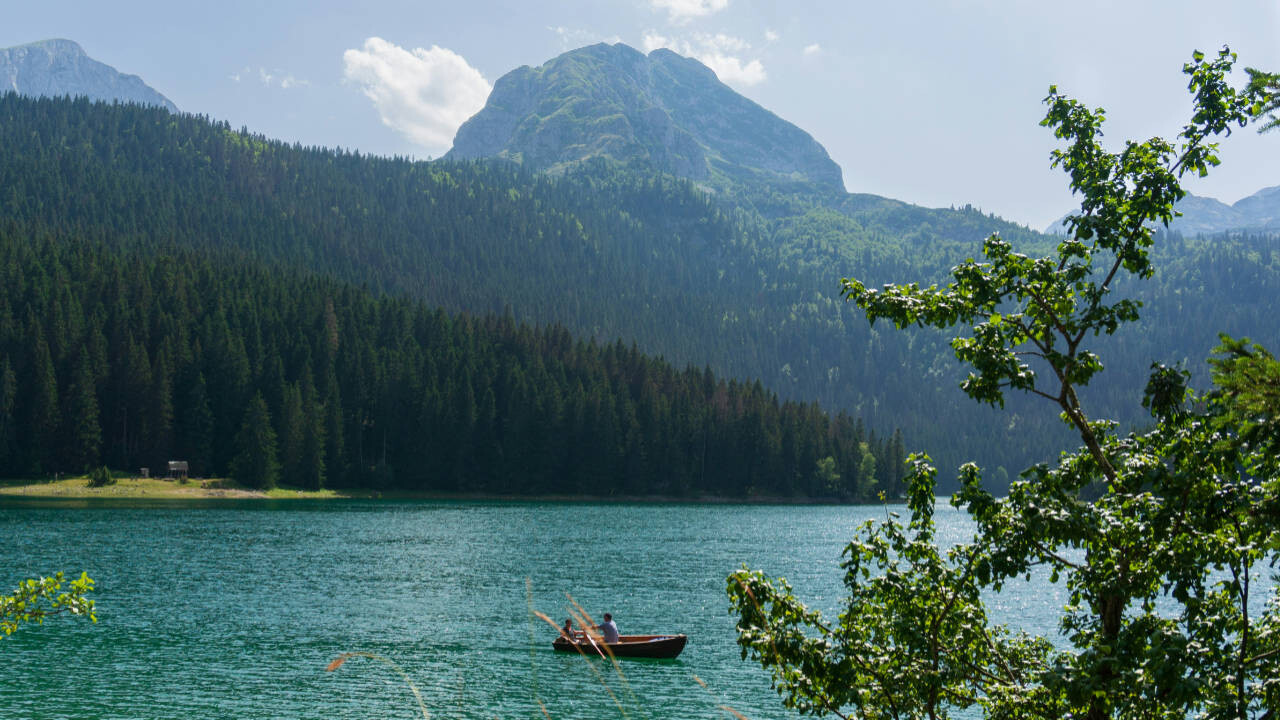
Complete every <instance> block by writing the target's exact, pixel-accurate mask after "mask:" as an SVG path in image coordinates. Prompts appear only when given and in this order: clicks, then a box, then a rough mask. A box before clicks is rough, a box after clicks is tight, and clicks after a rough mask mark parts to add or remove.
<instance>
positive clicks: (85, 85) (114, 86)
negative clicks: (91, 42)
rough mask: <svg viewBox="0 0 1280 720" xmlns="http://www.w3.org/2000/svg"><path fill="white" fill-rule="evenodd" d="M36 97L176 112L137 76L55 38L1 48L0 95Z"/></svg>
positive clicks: (161, 96)
mask: <svg viewBox="0 0 1280 720" xmlns="http://www.w3.org/2000/svg"><path fill="white" fill-rule="evenodd" d="M5 91H13V92H16V93H18V94H19V95H32V96H37V97H41V96H43V97H58V96H62V95H69V96H71V97H79V96H85V97H88V98H89V99H90V100H98V101H104V102H111V101H117V100H118V101H121V102H135V103H138V104H140V105H156V106H159V107H163V108H165V109H166V110H168V111H169V112H175V113H176V112H178V106H177V105H174V104H173V101H172V100H170V99H169V98H167V97H165V96H164V95H162V94H161V93H160V92H158V91H156V90H155V89H154V88H152V87H151V86H149V85H147V84H146V82H144V81H143V80H142V78H140V77H138V76H137V75H130V74H127V73H122V72H120V71H119V70H116V69H115V68H114V67H111V66H110V65H107V64H106V63H103V62H100V61H98V60H95V59H93V58H91V57H89V55H88V54H86V53H85V51H84V48H82V47H80V45H79V43H76V42H75V41H73V40H66V39H63V38H54V39H50V40H41V41H38V42H33V43H27V44H25V45H15V46H13V47H8V48H0V92H5Z"/></svg>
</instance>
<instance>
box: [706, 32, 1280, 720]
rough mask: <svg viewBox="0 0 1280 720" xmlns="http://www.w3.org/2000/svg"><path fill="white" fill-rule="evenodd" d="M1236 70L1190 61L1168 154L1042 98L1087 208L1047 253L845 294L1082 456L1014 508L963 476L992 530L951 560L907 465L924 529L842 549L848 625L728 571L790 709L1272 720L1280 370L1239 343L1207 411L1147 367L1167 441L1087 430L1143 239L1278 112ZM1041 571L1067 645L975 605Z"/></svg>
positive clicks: (1058, 160) (995, 241) (1035, 484)
mask: <svg viewBox="0 0 1280 720" xmlns="http://www.w3.org/2000/svg"><path fill="white" fill-rule="evenodd" d="M1234 60H1235V56H1234V55H1232V54H1231V53H1230V52H1229V51H1226V50H1224V51H1223V52H1221V53H1220V54H1219V55H1218V56H1217V57H1216V58H1212V59H1209V60H1206V59H1205V57H1204V56H1203V55H1202V54H1200V53H1196V55H1195V57H1194V60H1193V61H1192V62H1191V63H1189V64H1188V65H1187V66H1186V67H1185V68H1184V71H1185V72H1186V73H1187V74H1188V75H1189V76H1190V91H1191V93H1192V95H1193V97H1194V99H1195V114H1194V116H1193V117H1192V119H1191V121H1190V122H1189V123H1188V125H1187V126H1186V127H1185V128H1184V129H1183V132H1182V133H1181V135H1180V142H1179V143H1178V144H1177V145H1175V144H1174V143H1171V142H1168V141H1165V140H1162V139H1159V138H1156V139H1153V140H1149V141H1147V142H1145V143H1128V144H1127V145H1126V146H1125V148H1124V150H1123V151H1121V152H1119V153H1114V154H1113V153H1109V152H1107V151H1106V150H1104V149H1103V148H1102V146H1101V144H1100V142H1099V140H1098V138H1099V137H1100V135H1101V127H1102V121H1103V115H1102V112H1101V111H1096V110H1090V109H1088V108H1086V107H1084V106H1082V105H1081V104H1079V103H1077V102H1076V101H1074V100H1071V99H1068V98H1066V97H1064V96H1062V95H1060V94H1059V93H1058V92H1057V90H1056V89H1051V90H1050V94H1049V97H1048V99H1047V100H1046V102H1047V104H1048V105H1049V111H1048V113H1047V116H1046V118H1045V121H1044V124H1045V125H1047V126H1049V127H1051V128H1053V129H1054V131H1055V134H1056V135H1057V137H1059V138H1060V139H1063V140H1066V141H1067V142H1068V147H1067V148H1066V149H1065V150H1060V151H1056V152H1055V154H1054V158H1055V164H1061V165H1062V166H1063V167H1064V169H1065V170H1066V171H1067V172H1068V173H1069V174H1070V175H1071V185H1072V188H1073V189H1075V190H1076V191H1078V192H1079V193H1081V195H1082V196H1083V200H1082V203H1081V212H1080V213H1079V214H1077V215H1074V216H1072V217H1070V218H1069V224H1070V226H1071V229H1072V232H1073V234H1072V237H1071V238H1069V239H1066V240H1064V241H1062V243H1061V244H1059V246H1058V248H1057V253H1056V255H1054V256H1049V257H1042V258H1034V257H1028V256H1026V255H1021V254H1018V253H1015V252H1013V250H1012V248H1011V246H1010V245H1009V243H1008V242H1006V241H1004V240H1003V239H1002V238H1000V237H998V236H993V237H991V238H990V239H988V240H987V242H986V245H985V247H984V255H985V257H986V262H974V261H971V262H967V263H963V264H961V265H960V266H958V267H957V268H955V270H954V271H953V280H952V281H951V282H950V283H948V284H947V285H946V286H944V287H937V286H930V287H928V288H921V287H919V286H918V285H907V286H896V287H895V286H889V287H886V288H885V289H884V290H883V291H874V290H868V289H867V288H866V287H865V286H864V285H863V284H862V283H859V282H857V281H852V280H850V281H846V290H847V292H848V295H849V297H850V299H851V300H853V301H855V302H856V303H857V304H858V306H859V307H861V308H863V310H864V311H865V312H866V314H867V316H868V318H869V319H871V320H872V321H874V320H875V319H877V318H884V319H888V320H890V321H892V322H894V323H895V325H897V326H898V327H903V326H906V325H910V324H913V323H923V324H926V325H930V326H935V327H942V328H950V327H953V326H958V327H960V328H963V329H964V332H963V334H961V335H960V336H959V337H956V338H955V339H954V340H953V341H952V347H953V349H954V351H955V355H956V357H957V358H958V359H960V360H961V361H962V362H964V363H965V364H966V365H968V366H969V367H970V368H971V372H970V374H969V377H968V379H967V380H966V382H965V384H964V390H965V392H966V393H967V394H969V395H970V397H972V398H974V399H975V400H978V401H980V402H983V403H990V404H1003V402H1004V398H1005V393H1006V392H1007V391H1008V390H1019V391H1023V392H1026V393H1029V394H1031V395H1033V396H1035V397H1039V398H1041V399H1044V400H1048V401H1049V402H1051V403H1052V404H1054V405H1055V406H1056V407H1057V409H1059V410H1060V416H1061V418H1062V419H1063V420H1064V421H1066V422H1067V423H1068V424H1069V425H1070V426H1071V427H1072V428H1073V429H1074V430H1075V431H1076V432H1077V433H1079V435H1080V439H1081V441H1082V443H1083V448H1082V449H1081V450H1080V451H1078V452H1076V453H1074V454H1069V455H1064V456H1063V457H1062V458H1061V460H1060V461H1059V462H1058V463H1057V465H1055V466H1052V467H1051V466H1049V465H1044V464H1041V465H1036V466H1034V467H1032V468H1030V469H1029V470H1027V471H1026V472H1024V473H1023V474H1022V476H1021V478H1020V479H1019V480H1017V481H1015V482H1014V483H1013V484H1012V485H1011V487H1010V488H1009V493H1008V495H1007V496H1006V497H1003V498H997V497H995V496H994V495H992V494H991V493H990V492H988V491H987V490H986V489H984V488H983V483H982V478H981V475H980V471H979V470H978V468H977V467H976V466H974V465H972V464H970V465H966V466H964V467H963V468H962V469H961V478H960V482H961V490H960V492H959V493H957V494H955V495H953V496H952V501H951V502H952V504H953V505H955V506H956V507H958V508H964V509H966V510H967V511H968V512H969V514H970V515H971V517H972V518H973V519H974V521H975V522H976V524H977V531H976V535H975V537H974V538H973V540H972V541H971V542H970V543H967V544H960V545H957V546H954V547H952V548H950V549H947V550H944V549H943V548H941V547H939V545H938V541H937V538H936V536H935V529H934V523H933V519H932V517H933V508H934V503H935V495H934V480H935V473H934V470H933V469H932V467H930V466H929V464H928V463H927V462H926V459H925V458H918V459H916V461H915V463H914V468H913V473H912V475H911V479H910V489H909V492H908V509H909V511H910V513H911V519H910V521H909V523H908V524H907V525H906V526H905V527H904V526H903V525H902V524H901V522H900V521H899V520H898V519H897V518H890V519H889V520H887V521H886V522H884V523H880V524H875V523H868V524H867V525H865V526H863V528H861V530H860V532H859V535H858V537H857V538H856V539H855V540H854V541H853V542H852V543H851V544H850V545H849V546H848V548H847V550H846V555H847V559H846V561H845V564H844V568H845V571H846V574H845V583H846V585H847V586H848V588H849V592H850V596H849V600H848V604H847V606H846V609H845V611H844V612H843V613H842V614H841V615H840V617H839V618H838V620H837V622H835V623H827V622H826V621H825V620H824V619H823V618H822V617H821V616H819V615H818V614H817V613H814V612H812V611H810V610H808V609H807V608H805V606H804V605H803V604H802V603H800V602H799V601H798V600H797V599H796V598H795V597H794V596H793V594H792V593H791V591H790V588H788V587H787V586H786V585H785V583H776V584H775V583H772V582H770V581H769V580H768V579H767V578H766V577H764V576H763V575H762V574H760V573H758V572H750V571H748V570H745V569H744V570H743V571H741V572H739V573H736V574H734V575H733V576H731V577H730V578H729V581H728V589H729V595H730V598H731V602H732V605H733V611H734V612H735V613H737V614H738V615H739V617H740V620H739V624H738V629H739V644H740V646H741V647H742V652H743V655H744V657H746V656H748V655H749V656H752V657H754V658H756V659H757V660H758V661H759V662H760V663H761V664H762V665H763V666H764V667H766V668H767V669H769V670H770V671H771V672H772V674H773V678H774V685H775V687H776V688H777V689H778V691H779V692H780V693H782V695H783V697H784V702H785V703H786V704H787V705H789V706H792V707H797V708H799V709H801V710H804V711H807V712H813V713H816V714H826V713H833V714H836V715H839V716H841V717H849V716H850V715H852V714H856V715H858V716H860V717H867V718H872V717H875V718H901V717H947V716H949V715H950V713H951V712H953V711H954V710H956V709H960V708H967V707H970V706H974V705H977V706H979V707H981V708H982V710H983V711H984V713H985V714H986V716H988V717H995V718H1063V717H1071V718H1090V719H1092V720H1101V719H1102V718H1109V717H1152V718H1168V719H1169V720H1172V719H1174V718H1185V717H1188V716H1189V715H1192V714H1198V715H1200V716H1203V717H1208V718H1241V719H1244V718H1249V717H1267V718H1270V717H1273V716H1274V713H1275V712H1276V711H1277V710H1280V683H1278V682H1277V681H1276V678H1278V677H1280V586H1277V587H1276V588H1275V589H1274V590H1273V594H1272V597H1271V599H1270V601H1269V602H1268V603H1267V605H1266V607H1265V608H1263V609H1261V611H1259V608H1258V607H1257V603H1258V602H1259V597H1258V596H1259V595H1260V593H1258V592H1256V591H1254V590H1252V589H1251V585H1252V583H1254V582H1255V581H1256V577H1257V574H1258V572H1259V571H1261V570H1263V568H1264V567H1265V566H1266V565H1268V564H1271V565H1273V564H1274V562H1275V559H1276V556H1275V553H1276V550H1277V549H1278V548H1280V466H1278V463H1277V460H1276V450H1277V445H1276V442H1275V439H1276V438H1275V434H1274V430H1275V427H1276V422H1277V420H1276V418H1277V417H1280V402H1277V400H1280V398H1278V397H1277V395H1276V391H1275V387H1274V385H1273V384H1272V383H1273V380H1274V379H1275V378H1276V377H1277V376H1278V375H1280V366H1277V364H1276V362H1275V360H1274V358H1273V357H1271V356H1270V355H1269V354H1268V353H1266V352H1265V351H1263V350H1262V349H1261V348H1259V347H1257V346H1255V345H1252V344H1250V343H1247V342H1245V341H1235V340H1232V339H1230V338H1224V340H1223V344H1222V345H1221V346H1220V347H1219V348H1218V353H1219V355H1218V357H1217V358H1216V359H1215V360H1214V362H1213V367H1214V382H1215V385H1216V387H1217V388H1218V390H1217V391H1216V392H1214V393H1211V394H1210V395H1208V396H1205V397H1203V398H1195V397H1194V396H1191V395H1189V394H1188V392H1187V390H1186V384H1185V381H1186V376H1185V374H1184V373H1182V372H1180V371H1178V370H1175V369H1171V368H1168V367H1165V366H1160V365H1156V366H1155V367H1154V368H1153V372H1152V373H1151V376H1150V379H1149V381H1148V383H1147V385H1146V389H1145V398H1144V402H1143V406H1144V407H1145V408H1147V409H1148V411H1149V412H1150V413H1151V416H1152V419H1153V420H1154V422H1155V424H1154V426H1153V427H1151V428H1150V429H1148V430H1146V431H1143V432H1134V433H1129V434H1127V435H1124V434H1120V433H1118V432H1117V431H1116V424H1115V423H1114V422H1111V421H1105V420H1103V421H1099V420H1093V419H1091V418H1090V417H1089V415H1087V414H1086V413H1085V410H1084V405H1083V404H1082V402H1081V400H1080V396H1079V393H1078V392H1077V391H1078V390H1079V389H1080V388H1082V387H1084V386H1085V385H1087V384H1089V382H1090V381H1091V380H1092V379H1093V378H1094V377H1095V376H1096V374H1097V373H1098V372H1099V371H1100V370H1101V369H1102V365H1101V361H1100V355H1099V354H1098V353H1097V352H1096V351H1095V350H1094V349H1093V346H1094V343H1095V342H1096V340H1095V339H1096V338H1097V337H1098V336H1099V335H1110V334H1112V333H1115V332H1117V330H1118V329H1119V328H1120V327H1122V326H1123V325H1125V324H1127V323H1132V322H1134V321H1136V320H1137V319H1138V307H1139V306H1138V305H1137V304H1136V303H1135V302H1133V301H1132V299H1130V298H1126V297H1123V296H1119V297H1117V296H1116V295H1115V294H1114V293H1113V288H1114V286H1113V283H1114V281H1115V280H1116V278H1117V277H1118V276H1119V275H1120V274H1122V273H1124V274H1129V275H1131V276H1133V277H1134V278H1135V279H1144V278H1147V277H1150V276H1151V275H1152V273H1153V268H1152V264H1151V257H1150V252H1149V249H1150V248H1151V245H1152V230H1151V228H1150V225H1149V223H1151V222H1153V221H1156V222H1164V223H1167V222H1168V221H1169V219H1170V217H1171V214H1172V212H1173V210H1172V208H1173V203H1174V202H1176V201H1177V200H1178V199H1179V198H1180V197H1182V195H1183V191H1182V189H1181V186H1180V183H1179V178H1180V177H1181V176H1182V175H1183V174H1184V173H1186V172H1195V173H1198V174H1204V173H1206V172H1207V171H1208V169H1209V168H1210V167H1212V166H1215V165H1217V158H1216V157H1215V154H1214V153H1215V145H1214V144H1213V143H1212V142H1210V140H1211V138H1212V137H1214V136H1216V135H1220V134H1223V133H1225V132H1228V131H1229V129H1230V128H1231V127H1233V126H1244V125H1245V124H1247V122H1248V120H1249V119H1250V118H1251V117H1256V115H1257V114H1258V113H1259V112H1260V108H1262V107H1263V106H1264V103H1262V102H1260V97H1259V95H1258V92H1259V91H1258V90H1257V89H1256V86H1250V87H1249V88H1248V89H1246V90H1244V91H1237V90H1236V89H1234V88H1233V87H1231V86H1230V85H1229V84H1228V82H1227V80H1226V78H1227V75H1228V73H1229V71H1230V69H1231V66H1232V65H1233V63H1234ZM1099 487H1100V488H1101V489H1100V490H1099V489H1098V488H1099ZM1094 495H1096V497H1092V499H1088V500H1086V498H1089V497H1090V496H1094ZM1032 572H1047V573H1048V575H1049V580H1050V581H1051V582H1053V583H1058V582H1062V583H1064V584H1065V589H1066V591H1067V594H1068V598H1069V601H1068V604H1067V606H1066V607H1065V608H1064V611H1063V615H1062V616H1061V619H1060V625H1059V629H1060V631H1061V633H1062V637H1063V644H1062V646H1060V647H1055V646H1054V645H1052V644H1050V643H1049V642H1048V641H1047V640H1046V639H1043V638H1036V637H1031V636H1028V635H1025V634H1021V633H1016V632H1013V631H1011V630H1009V629H1008V628H1006V627H1002V626H999V625H993V624H992V623H991V622H990V618H989V615H988V613H987V611H986V609H985V607H984V603H983V593H984V592H989V591H997V592H998V591H1000V590H1001V589H1002V588H1004V587H1005V586H1006V585H1007V584H1008V583H1010V582H1011V581H1014V580H1016V579H1018V578H1021V577H1024V576H1028V575H1030V574H1031V573H1032ZM846 713H848V714H846Z"/></svg>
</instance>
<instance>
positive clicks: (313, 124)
mask: <svg viewBox="0 0 1280 720" xmlns="http://www.w3.org/2000/svg"><path fill="white" fill-rule="evenodd" d="M3 16H4V22H3V24H0V48H3V47H9V46H13V45H21V44H24V43H28V42H33V41H36V40H43V39H47V38H55V37H58V38H67V39H70V40H75V41H76V42H78V43H80V44H81V46H83V47H84V49H85V51H86V52H87V53H88V54H89V55H90V56H91V57H93V58H95V59H97V60H100V61H102V62H105V63H107V64H108V65H112V66H113V67H115V68H116V69H118V70H120V71H121V72H125V73H132V74H136V75H139V76H141V77H142V78H143V80H145V81H146V82H147V83H148V84H149V85H151V86H152V87H153V88H155V89H156V90H158V91H160V92H161V93H163V94H164V95H166V96H167V97H169V99H171V100H173V101H174V103H176V104H177V106H178V107H179V108H180V109H181V110H182V111H184V112H191V113H197V114H202V115H207V116H209V117H211V118H214V119H217V120H226V121H228V122H230V123H231V125H232V126H233V127H236V128H240V127H246V128H248V129H249V130H251V131H253V132H255V133H260V134H263V135H266V136H268V137H271V138H277V139H281V140H285V141H288V142H298V143H302V144H303V145H320V146H325V147H342V148H346V149H356V150H359V151H361V152H364V153H371V154H378V155H401V156H411V157H416V158H432V157H439V156H440V155H442V154H444V153H445V152H447V150H448V149H449V146H450V144H451V142H452V138H453V134H454V132H455V131H456V129H457V127H458V125H460V124H461V123H462V122H463V121H465V120H466V118H468V117H470V116H471V115H472V114H474V113H475V112H476V111H477V110H479V109H480V108H481V107H482V106H483V104H484V100H485V98H486V96H487V94H488V92H489V90H490V89H491V87H492V85H493V83H494V81H496V80H497V79H498V78H500V77H501V76H502V75H504V74H505V73H507V72H509V71H510V70H513V69H515V68H517V67H519V66H521V65H533V66H537V65H540V64H542V63H544V62H546V61H547V60H549V59H551V58H552V57H555V56H556V55H559V54H560V53H563V52H566V51H569V50H572V49H574V48H577V47H581V46H583V45H588V44H592V43H595V42H611V43H613V42H623V43H626V44H628V45H631V46H632V47H635V48H637V49H641V50H645V51H648V50H652V49H654V48H657V47H668V48H670V49H673V50H675V51H677V52H679V53H681V54H685V55H689V56H692V57H696V58H698V59H699V60H701V61H702V62H704V63H705V64H707V65H708V66H709V67H711V68H712V69H713V70H715V71H716V73H717V75H718V76H719V77H720V79H721V80H722V81H724V82H726V83H727V84H729V85H730V86H731V87H733V88H734V89H736V90H738V91H739V92H741V93H743V94H744V95H746V96H747V97H749V98H751V99H752V100H754V101H755V102H757V103H759V104H760V105H762V106H764V107H765V108H766V109H768V110H770V111H772V112H774V113H775V114H777V115H778V116H780V117H781V118H783V119H785V120H787V121H790V122H792V123H794V124H796V125H798V126H799V127H801V128H802V129H804V130H806V131H808V132H809V133H810V134H811V135H813V136H814V138H815V139H816V140H817V141H818V142H820V143H821V144H822V145H823V146H824V147H826V149H827V151H828V152H829V153H830V155H831V157H832V159H833V160H835V161H836V163H838V164H839V165H840V167H841V168H842V169H843V171H844V180H845V185H846V186H847V188H848V189H849V190H850V191H851V192H866V193H874V194H877V195H884V196H887V197H892V198H897V199H900V200H905V201H908V202H912V203H916V204H920V205H925V206H928V207H946V206H951V205H957V206H958V205H964V204H972V205H974V206H976V207H978V208H981V209H982V210H984V211H986V212H992V213H995V214H997V215H1000V216H1002V217H1004V218H1006V219H1009V220H1013V221H1015V222H1019V223H1023V224H1027V225H1030V226H1031V227H1034V228H1037V229H1042V228H1044V227H1045V226H1046V225H1048V224H1049V223H1050V222H1051V221H1053V220H1054V219H1056V218H1058V217H1060V216H1061V215H1063V214H1064V213H1066V212H1067V211H1068V210H1070V209H1072V208H1073V207H1075V205H1076V201H1074V200H1073V198H1072V197H1071V194H1070V191H1069V188H1068V186H1067V182H1066V176H1065V175H1063V174H1062V172H1061V171H1060V170H1051V169H1050V168H1049V152H1050V150H1052V149H1053V148H1054V147H1055V141H1054V139H1053V137H1052V135H1051V134H1050V133H1049V132H1048V131H1047V130H1046V129H1044V128H1042V127H1039V125H1038V123H1039V121H1040V119H1041V118H1042V117H1043V113H1044V107H1043V105H1042V104H1041V101H1042V100H1043V98H1044V97H1045V95H1046V94H1047V90H1048V87H1049V86H1050V85H1051V84H1056V85H1057V86H1058V87H1059V89H1060V90H1061V91H1062V92H1064V93H1066V94H1069V95H1071V96H1073V97H1076V98H1079V99H1080V100H1082V101H1084V102H1086V103H1088V104H1089V105H1092V106H1095V107H1096V106H1100V107H1103V108H1105V109H1106V110H1107V115H1108V118H1109V121H1108V124H1107V127H1106V138H1107V140H1108V142H1110V143H1114V144H1115V145H1114V147H1115V148H1119V147H1121V146H1122V143H1123V141H1124V140H1126V139H1146V138H1149V137H1152V136H1155V135H1162V136H1171V135H1173V134H1175V133H1177V131H1178V130H1179V129H1180V128H1181V126H1182V124H1183V123H1184V122H1185V121H1186V119H1187V117H1188V116H1189V108H1190V102H1189V99H1188V95H1187V93H1186V80H1185V77H1184V76H1183V75H1182V73H1181V67H1182V64H1183V63H1184V62H1186V61H1187V60H1188V59H1189V58H1190V56H1191V53H1192V51H1193V50H1196V49H1200V50H1203V51H1206V52H1213V51H1216V50H1217V49H1219V48H1221V47H1222V46H1224V45H1230V47H1231V49H1232V50H1233V51H1235V52H1237V53H1238V54H1239V56H1240V63H1239V64H1240V67H1244V66H1251V67H1258V68H1262V69H1269V70H1280V1H1278V0H1224V1H1223V2H1217V3H1207V2H1203V0H1194V1H1192V0H1130V1H1127V2H1116V1H1114V0H1073V1H1072V2H1069V3H1045V2H1034V1H1033V0H1024V1H1021V2H1019V1H1016V0H970V1H962V0H950V1H944V0H938V1H926V0H916V1H912V0H904V1H903V2H884V1H883V0H879V1H877V2H866V1H864V0H790V1H789V2H764V1H762V0H564V1H563V2H544V1H542V0H523V1H513V0H468V1H467V2H456V1H451V2H438V1H430V0H366V1H364V2H359V3H357V2H350V1H349V0H348V1H342V2H339V1H337V0H306V1H295V0H254V1H252V2H249V1H245V0H223V1H222V2H219V3H194V2H173V1H172V0H166V1H165V2H158V1H152V0H115V1H114V2H110V3H104V2H102V1H101V0H95V1H94V2H78V1H77V2H65V1H62V0H42V1H41V2H26V3H13V4H11V6H10V7H8V8H6V9H5V11H4V12H3ZM1242 74H1243V73H1241V75H1242ZM1220 157H1221V159H1222V161H1223V164H1222V167H1220V168H1218V169H1216V170H1215V171H1213V172H1212V173H1211V174H1210V176H1209V177H1207V178H1204V179H1199V178H1197V179H1193V180H1189V181H1188V182H1187V183H1186V186H1187V188H1188V189H1189V190H1191V191H1192V192H1194V193H1196V194H1199V195H1206V196H1210V197H1216V198H1218V199H1220V200H1223V201H1225V202H1228V203H1232V202H1235V201H1236V200H1239V199H1240V198H1242V197H1245V196H1247V195H1250V194H1252V193H1254V192H1256V191H1257V190H1259V189H1262V188H1264V187H1270V186H1274V185H1280V132H1273V133H1270V134H1267V135H1261V136H1259V135H1258V134H1257V133H1256V132H1254V130H1253V129H1245V130H1238V131H1236V132H1235V133H1234V134H1233V135H1232V136H1231V137H1230V138H1228V139H1226V140H1224V141H1223V143H1222V147H1221V152H1220Z"/></svg>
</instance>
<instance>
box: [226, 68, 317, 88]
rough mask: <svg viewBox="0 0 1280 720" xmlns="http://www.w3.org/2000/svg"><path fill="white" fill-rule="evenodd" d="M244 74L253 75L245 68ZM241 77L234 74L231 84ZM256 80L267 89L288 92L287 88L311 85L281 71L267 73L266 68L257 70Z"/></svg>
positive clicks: (249, 69) (251, 71)
mask: <svg viewBox="0 0 1280 720" xmlns="http://www.w3.org/2000/svg"><path fill="white" fill-rule="evenodd" d="M244 74H245V75H252V74H253V70H252V68H247V67H246V68H245V69H244ZM241 77H242V76H241V74H240V73H235V74H234V75H232V76H231V80H232V82H240V80H241ZM258 80H259V81H260V82H261V83H262V84H263V85H266V86H267V87H280V88H282V89H284V90H288V89H289V88H294V87H299V86H301V85H310V84H311V83H309V82H307V81H306V80H299V79H298V78H296V77H294V76H293V75H292V74H290V73H286V72H284V71H283V70H280V69H276V70H271V71H268V70H267V69H266V68H262V67H260V68H258Z"/></svg>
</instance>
